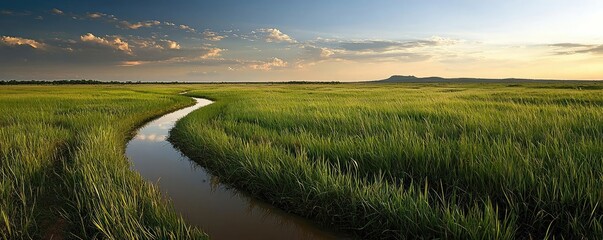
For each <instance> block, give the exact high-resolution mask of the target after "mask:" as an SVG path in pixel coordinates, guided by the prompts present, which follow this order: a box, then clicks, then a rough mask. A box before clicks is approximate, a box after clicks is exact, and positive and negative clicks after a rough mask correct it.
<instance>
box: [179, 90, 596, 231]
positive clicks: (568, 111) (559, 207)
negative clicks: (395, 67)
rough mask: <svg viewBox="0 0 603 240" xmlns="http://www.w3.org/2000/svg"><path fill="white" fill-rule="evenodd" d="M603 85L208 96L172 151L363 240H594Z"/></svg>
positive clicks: (195, 93) (194, 93)
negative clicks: (177, 150) (417, 239)
mask: <svg viewBox="0 0 603 240" xmlns="http://www.w3.org/2000/svg"><path fill="white" fill-rule="evenodd" d="M602 87H603V86H602V85H596V84H593V85H586V86H578V85H571V84H565V85H564V84H549V85H539V84H527V85H525V86H521V85H517V84H515V85H508V86H507V85H504V84H398V85H379V84H357V85H346V84H342V85H296V86H290V85H230V86H224V85H212V86H204V87H202V88H199V89H198V90H195V91H191V92H190V93H189V95H191V96H198V97H206V98H210V99H213V100H216V103H214V104H212V105H210V106H208V107H206V108H204V109H202V110H200V111H197V112H194V113H192V114H191V115H189V116H188V117H186V118H184V119H183V120H182V121H180V122H179V124H178V125H177V127H176V128H175V129H174V130H173V131H172V140H173V141H175V142H176V143H177V146H179V147H180V148H181V149H183V150H184V152H185V153H186V154H187V155H189V156H190V157H192V158H194V159H197V160H198V161H199V162H201V163H202V164H204V165H206V166H208V167H209V168H210V169H211V170H212V171H214V172H215V173H216V174H217V175H219V176H220V177H221V179H222V180H223V181H227V182H230V183H231V184H233V185H235V186H237V187H239V188H242V189H245V190H247V191H249V192H251V193H253V194H254V195H257V196H260V197H261V198H263V199H266V200H268V201H270V202H272V203H274V204H276V205H278V206H280V207H282V208H284V209H287V210H288V211H292V212H295V213H297V214H299V215H302V216H306V217H309V218H312V219H315V220H317V221H319V222H322V223H325V224H330V225H331V226H333V227H334V228H338V229H340V230H344V231H346V232H354V233H355V234H356V235H358V236H360V237H363V238H375V239H383V238H415V237H420V238H455V239H512V238H530V237H531V238H551V237H564V238H571V239H576V238H589V239H600V238H601V237H603V210H602V209H601V207H602V206H600V205H601V203H602V202H603V141H602V140H601V136H603V109H602V105H603V91H602V90H601V89H602Z"/></svg>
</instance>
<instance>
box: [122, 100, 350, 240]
mask: <svg viewBox="0 0 603 240" xmlns="http://www.w3.org/2000/svg"><path fill="white" fill-rule="evenodd" d="M195 100H196V101H197V103H196V104H195V105H194V106H191V107H187V108H183V109H180V110H178V111H175V112H172V113H169V114H166V115H164V116H162V117H160V118H158V119H156V120H153V121H151V122H149V123H147V124H146V125H144V126H143V127H142V128H140V129H139V130H138V133H137V135H136V136H135V137H134V138H133V139H132V140H130V142H129V143H128V145H127V146H126V155H127V157H128V159H129V161H130V162H131V165H132V170H134V171H137V172H139V173H140V175H142V177H143V178H144V179H146V180H147V181H149V182H152V183H154V184H157V185H158V186H159V189H160V190H161V192H162V193H163V195H164V196H165V197H167V198H169V199H170V200H171V201H172V203H173V204H174V207H175V209H176V211H178V212H179V213H180V214H181V215H182V217H183V218H184V219H185V221H186V222H187V223H189V224H191V225H196V226H198V227H200V228H201V229H203V231H205V232H206V233H207V234H208V235H209V236H210V238H211V239H262V240H264V239H338V238H340V237H338V236H336V235H335V234H333V233H331V232H329V231H327V230H325V229H322V228H321V227H320V226H317V225H315V224H314V223H312V222H310V221H307V220H306V219H303V218H301V217H298V216H296V215H293V214H289V213H286V212H284V211H282V210H280V209H278V208H276V207H273V206H272V205H270V204H267V203H265V202H262V201H260V200H258V199H255V198H253V197H251V196H248V195H246V194H245V193H243V192H239V191H237V190H236V189H234V188H230V187H228V186H226V185H224V184H222V183H220V181H219V179H218V177H216V176H213V175H211V174H210V173H209V172H208V171H206V170H205V169H204V168H203V167H202V166H200V165H198V164H197V163H195V162H194V161H191V160H190V159H189V158H188V157H186V156H184V155H183V154H181V153H180V151H178V150H177V149H175V148H174V147H173V146H172V144H171V143H170V142H168V141H167V140H166V139H167V137H168V134H169V131H170V129H172V128H173V127H174V124H175V123H176V121H178V119H180V118H182V117H184V116H186V115H187V114H189V113H191V112H192V111H194V110H196V109H198V108H201V107H204V106H207V105H209V104H211V103H212V101H210V100H207V99H200V98H195Z"/></svg>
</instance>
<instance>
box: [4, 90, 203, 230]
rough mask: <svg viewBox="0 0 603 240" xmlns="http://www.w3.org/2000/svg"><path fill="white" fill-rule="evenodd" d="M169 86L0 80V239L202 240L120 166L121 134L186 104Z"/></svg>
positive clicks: (151, 189)
mask: <svg viewBox="0 0 603 240" xmlns="http://www.w3.org/2000/svg"><path fill="white" fill-rule="evenodd" d="M181 90H182V89H178V88H171V87H169V86H152V87H141V86H136V87H125V86H2V88H0V177H1V178H0V216H1V218H0V239H40V238H50V237H51V236H53V237H54V239H63V238H67V239H70V238H82V239H91V238H101V239H104V238H108V239H151V238H164V239H165V238H172V239H182V238H193V237H195V238H196V237H204V235H203V233H201V232H200V231H199V230H197V229H194V228H191V227H189V226H187V225H186V224H185V223H184V222H183V221H182V219H181V218H180V217H179V216H178V215H177V214H175V213H174V212H173V211H172V210H171V207H170V206H169V204H167V203H165V201H164V200H162V198H161V196H160V195H159V194H158V193H159V192H158V190H157V189H156V188H154V187H153V186H151V185H149V184H147V183H145V182H144V181H143V180H142V179H141V178H140V176H139V175H138V174H136V173H134V172H131V171H130V170H129V165H128V162H127V160H126V159H125V156H124V149H125V143H126V140H127V139H128V138H129V137H130V134H131V132H132V131H133V130H134V129H135V127H136V126H138V125H140V124H142V123H143V122H144V121H145V120H148V119H149V118H151V117H153V116H156V115H160V114H162V113H165V112H167V111H169V110H173V109H176V108H179V107H183V106H186V105H190V104H191V103H192V101H191V100H190V99H189V98H186V97H182V96H178V95H177V94H176V93H177V92H179V91H181Z"/></svg>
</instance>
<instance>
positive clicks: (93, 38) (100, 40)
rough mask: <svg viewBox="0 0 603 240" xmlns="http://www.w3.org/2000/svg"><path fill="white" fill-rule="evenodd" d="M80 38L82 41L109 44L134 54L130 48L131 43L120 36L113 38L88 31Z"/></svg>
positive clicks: (111, 46)
mask: <svg viewBox="0 0 603 240" xmlns="http://www.w3.org/2000/svg"><path fill="white" fill-rule="evenodd" d="M80 40H82V42H90V43H95V44H98V45H102V46H107V47H110V48H113V49H115V50H119V51H122V52H125V53H127V54H130V55H131V54H132V50H131V49H130V46H129V44H128V43H127V42H125V41H123V40H122V39H121V38H119V37H112V39H108V38H102V37H97V36H94V35H93V34H92V33H87V34H85V35H82V36H80Z"/></svg>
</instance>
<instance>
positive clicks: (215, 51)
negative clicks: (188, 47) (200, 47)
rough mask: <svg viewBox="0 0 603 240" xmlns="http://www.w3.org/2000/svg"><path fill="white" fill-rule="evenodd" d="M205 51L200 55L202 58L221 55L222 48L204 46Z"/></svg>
mask: <svg viewBox="0 0 603 240" xmlns="http://www.w3.org/2000/svg"><path fill="white" fill-rule="evenodd" d="M206 50H207V52H206V53H203V54H202V55H201V58H202V59H208V58H216V57H219V56H221V55H222V51H224V49H221V48H206Z"/></svg>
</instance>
